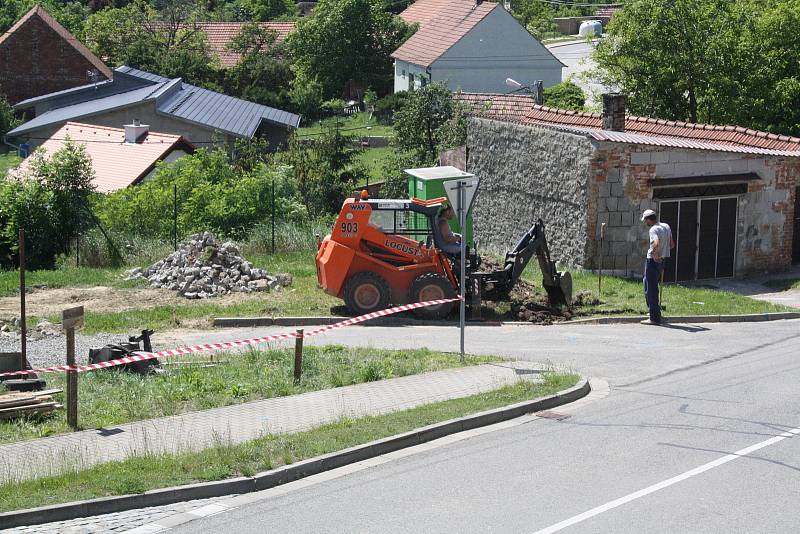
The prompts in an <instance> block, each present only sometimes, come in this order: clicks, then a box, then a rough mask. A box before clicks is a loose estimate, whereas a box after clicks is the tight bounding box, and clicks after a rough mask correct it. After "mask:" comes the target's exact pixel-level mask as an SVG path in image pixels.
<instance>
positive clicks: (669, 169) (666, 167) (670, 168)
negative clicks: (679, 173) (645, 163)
mask: <svg viewBox="0 0 800 534" xmlns="http://www.w3.org/2000/svg"><path fill="white" fill-rule="evenodd" d="M656 176H657V177H659V178H671V177H673V176H675V164H674V163H660V164H658V165H656Z"/></svg>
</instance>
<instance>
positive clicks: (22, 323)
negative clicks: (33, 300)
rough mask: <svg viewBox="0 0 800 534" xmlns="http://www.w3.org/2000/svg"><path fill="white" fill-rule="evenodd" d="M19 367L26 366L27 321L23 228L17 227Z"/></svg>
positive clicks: (25, 367)
mask: <svg viewBox="0 0 800 534" xmlns="http://www.w3.org/2000/svg"><path fill="white" fill-rule="evenodd" d="M19 328H20V335H21V336H22V337H21V338H20V353H19V369H20V371H22V370H23V369H27V368H28V323H27V321H26V320H25V230H23V229H22V228H20V229H19Z"/></svg>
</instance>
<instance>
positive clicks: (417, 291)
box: [408, 273, 456, 319]
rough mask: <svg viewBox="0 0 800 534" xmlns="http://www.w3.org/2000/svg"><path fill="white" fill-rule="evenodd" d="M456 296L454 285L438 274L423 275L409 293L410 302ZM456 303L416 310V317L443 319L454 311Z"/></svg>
mask: <svg viewBox="0 0 800 534" xmlns="http://www.w3.org/2000/svg"><path fill="white" fill-rule="evenodd" d="M455 296H456V292H455V291H454V290H453V285H452V284H451V283H450V281H449V280H448V279H447V278H445V277H444V276H442V275H440V274H436V273H426V274H421V275H419V276H418V277H417V278H415V279H414V282H412V283H411V289H409V291H408V302H410V303H411V302H426V301H429V300H441V299H451V298H453V297H455ZM454 305H455V303H454V302H447V303H445V304H437V305H435V306H426V307H424V308H417V309H416V310H414V315H416V316H417V317H421V318H423V319H443V318H445V317H447V316H448V315H449V314H450V311H452V309H453V306H454Z"/></svg>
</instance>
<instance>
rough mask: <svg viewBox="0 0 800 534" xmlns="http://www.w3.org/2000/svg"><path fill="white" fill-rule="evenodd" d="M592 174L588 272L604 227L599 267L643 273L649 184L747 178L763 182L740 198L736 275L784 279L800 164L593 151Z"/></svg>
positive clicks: (611, 146)
mask: <svg viewBox="0 0 800 534" xmlns="http://www.w3.org/2000/svg"><path fill="white" fill-rule="evenodd" d="M590 168H591V177H592V180H591V182H590V185H589V189H590V191H591V194H590V197H589V198H590V211H589V223H588V226H589V230H588V235H589V236H592V237H593V241H592V242H591V243H590V245H589V257H590V258H591V260H592V261H590V262H588V264H589V265H591V266H593V267H594V266H596V265H597V264H598V263H599V258H600V250H599V245H598V242H597V239H599V235H600V225H601V223H606V239H605V242H604V244H603V250H602V257H603V265H604V267H605V268H609V269H611V268H613V269H615V270H619V271H627V272H628V273H629V274H634V273H635V274H638V273H641V270H642V266H641V264H642V261H643V258H644V253H645V251H646V247H647V232H646V230H645V227H644V226H643V224H642V223H641V221H640V220H639V217H640V216H641V213H642V211H644V210H645V209H648V208H652V209H656V210H657V209H658V200H657V199H656V200H654V199H653V186H652V183H653V182H652V180H653V179H654V178H656V177H657V178H666V179H669V178H682V177H696V176H704V175H706V176H708V175H719V174H736V173H749V172H753V173H756V174H757V175H758V176H759V177H760V180H752V181H750V182H748V190H747V193H746V194H744V195H741V196H740V197H739V204H738V221H737V238H736V264H735V272H736V275H737V276H744V275H747V274H755V273H760V272H765V271H781V270H785V269H786V268H788V267H789V265H790V264H791V254H792V230H793V228H792V217H793V214H794V195H795V187H796V185H797V183H798V178H799V177H800V161H798V160H797V158H778V157H772V156H755V155H744V154H736V153H728V152H711V151H705V150H678V149H655V148H654V147H647V146H637V145H623V144H619V143H598V144H597V152H596V153H595V157H594V158H593V160H592V162H591V167H590Z"/></svg>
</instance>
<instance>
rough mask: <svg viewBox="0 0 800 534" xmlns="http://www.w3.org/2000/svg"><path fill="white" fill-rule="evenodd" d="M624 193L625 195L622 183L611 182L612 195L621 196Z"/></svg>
mask: <svg viewBox="0 0 800 534" xmlns="http://www.w3.org/2000/svg"><path fill="white" fill-rule="evenodd" d="M624 195H625V188H624V187H622V184H611V196H612V197H621V196H624Z"/></svg>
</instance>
